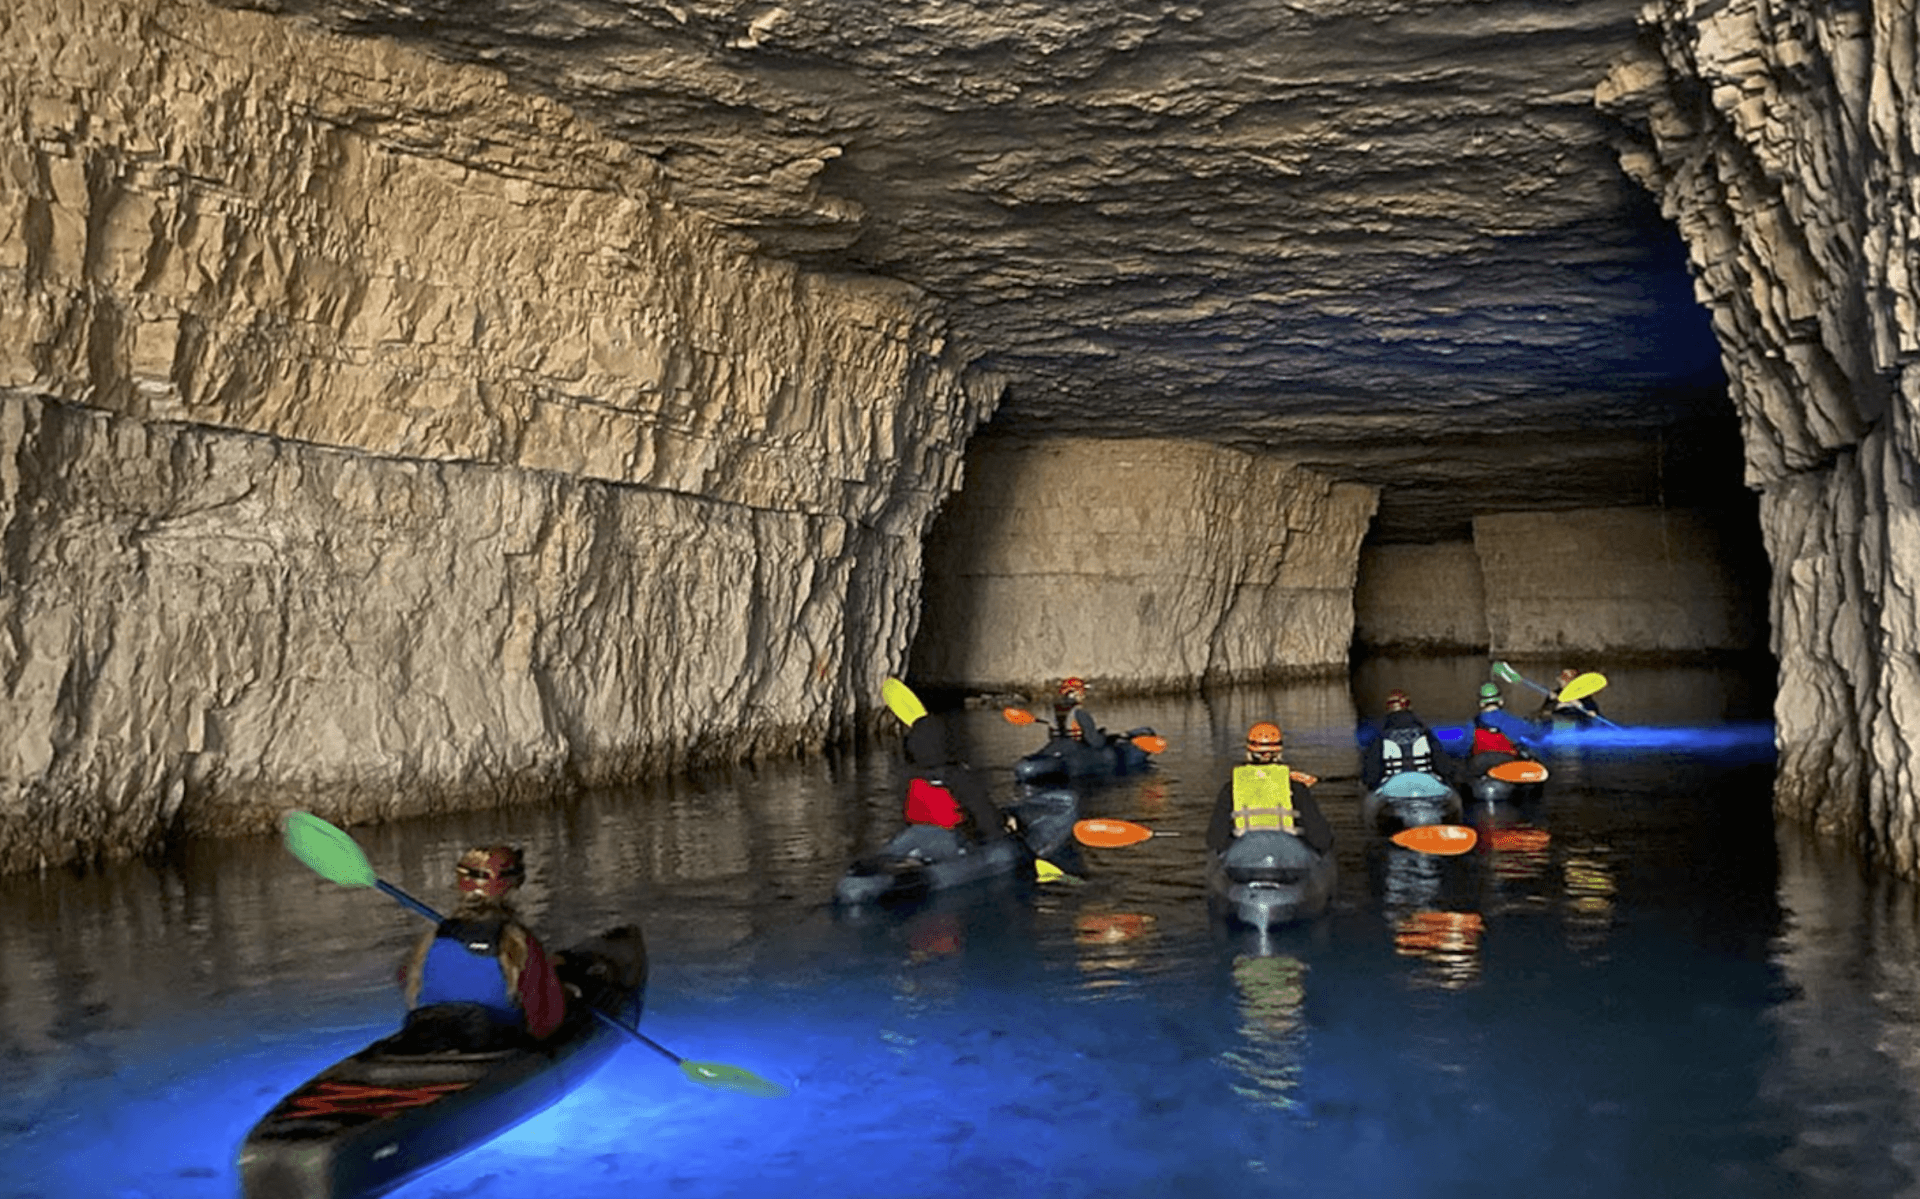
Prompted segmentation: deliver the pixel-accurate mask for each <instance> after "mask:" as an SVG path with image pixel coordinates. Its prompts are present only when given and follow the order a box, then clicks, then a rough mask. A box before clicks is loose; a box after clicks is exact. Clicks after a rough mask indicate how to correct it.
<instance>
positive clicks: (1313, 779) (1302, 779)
mask: <svg viewBox="0 0 1920 1199" xmlns="http://www.w3.org/2000/svg"><path fill="white" fill-rule="evenodd" d="M1287 774H1288V776H1289V777H1291V778H1292V779H1293V781H1294V782H1296V783H1299V784H1300V785H1301V786H1303V787H1311V786H1313V785H1314V784H1316V783H1318V782H1319V781H1320V776H1319V775H1317V774H1308V773H1307V772H1306V771H1304V770H1289V771H1287Z"/></svg>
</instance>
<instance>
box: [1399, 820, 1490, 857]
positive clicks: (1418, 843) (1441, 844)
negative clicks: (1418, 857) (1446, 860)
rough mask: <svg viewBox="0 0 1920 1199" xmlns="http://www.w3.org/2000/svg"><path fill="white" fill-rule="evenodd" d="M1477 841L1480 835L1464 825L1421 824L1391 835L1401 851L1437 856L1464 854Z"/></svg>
mask: <svg viewBox="0 0 1920 1199" xmlns="http://www.w3.org/2000/svg"><path fill="white" fill-rule="evenodd" d="M1479 839H1480V835H1479V834H1478V833H1476V832H1474V831H1473V830H1472V829H1470V828H1468V827H1467V826H1466V825H1464V824H1422V825H1418V826H1416V827H1414V828H1408V829H1401V830H1400V831H1399V832H1397V833H1395V834H1394V835H1393V843H1394V844H1395V845H1398V846H1400V847H1401V848H1403V849H1415V850H1418V851H1420V852H1421V853H1439V854H1456V853H1465V852H1467V851H1468V850H1469V849H1472V848H1473V843H1474V842H1475V841H1478V840H1479Z"/></svg>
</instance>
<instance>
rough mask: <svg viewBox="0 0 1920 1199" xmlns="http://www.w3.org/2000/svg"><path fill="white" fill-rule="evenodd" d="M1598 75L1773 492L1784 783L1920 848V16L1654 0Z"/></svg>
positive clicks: (1797, 809) (1733, 0)
mask: <svg viewBox="0 0 1920 1199" xmlns="http://www.w3.org/2000/svg"><path fill="white" fill-rule="evenodd" d="M1645 28H1646V36H1645V40H1644V43H1643V49H1642V51H1641V52H1640V53H1639V54H1637V55H1635V56H1633V57H1632V58H1630V59H1628V60H1627V61H1625V62H1622V63H1620V64H1619V65H1618V66H1617V67H1616V68H1615V69H1614V71H1613V72H1612V73H1611V75H1610V76H1609V78H1608V80H1607V82H1606V84H1605V85H1604V86H1603V87H1602V88H1601V89H1600V92H1599V95H1598V99H1599V102H1600V104H1601V105H1602V107H1603V108H1605V109H1607V110H1608V111H1610V112H1612V113H1614V114H1615V115H1616V116H1618V117H1620V118H1621V120H1622V122H1623V125H1624V127H1625V129H1626V136H1625V137H1624V138H1623V143H1622V162H1623V163H1624V164H1625V165H1626V167H1627V169H1628V170H1629V171H1630V172H1632V173H1633V174H1634V175H1635V176H1636V177H1637V178H1639V179H1640V180H1641V181H1642V182H1643V183H1645V184H1646V186H1647V187H1648V188H1649V189H1650V190H1652V191H1653V192H1654V193H1655V194H1657V195H1658V196H1659V197H1660V201H1661V205H1662V208H1663V210H1664V211H1665V212H1666V213H1667V214H1668V215H1669V216H1670V217H1671V218H1672V219H1673V220H1674V221H1676V222H1677V223H1678V225H1679V227H1680V230H1681V232H1682V234H1683V236H1684V237H1685V239H1686V241H1687V242H1688V245H1689V249H1690V254H1691V256H1692V261H1693V266H1694V269H1695V272H1696V276H1697V279H1698V289H1699V292H1700V295H1701V297H1702V299H1703V301H1704V302H1705V303H1706V304H1707V305H1709V307H1710V308H1711V309H1712V312H1713V319H1714V326H1715V329H1716V331H1717V334H1718V337H1719V339H1720V342H1721V344H1722V346H1723V349H1724V354H1725V359H1726V365H1727V371H1728V374H1729V376H1730V381H1731V387H1732V393H1733V397H1734V400H1735V402H1736V404H1737V405H1738V406H1739V409H1740V413H1741V417H1742V422H1743V426H1744V436H1745V442H1746V458H1747V477H1748V481H1749V482H1750V483H1751V484H1752V485H1753V486H1755V487H1757V488H1758V489H1760V491H1761V493H1762V502H1761V522H1762V527H1763V531H1764V535H1765V538H1766V543H1767V549H1768V553H1769V554H1770V556H1771V557H1772V560H1773V579H1774V585H1773V593H1772V601H1771V607H1772V618H1773V643H1774V644H1773V648H1774V652H1775V654H1776V656H1777V657H1778V658H1779V661H1780V694H1779V698H1778V701H1777V710H1776V717H1777V723H1778V729H1779V734H1778V735H1779V740H1780V750H1781V764H1780V777H1779V786H1778V791H1777V793H1776V805H1777V807H1778V808H1779V810H1780V811H1781V812H1782V813H1783V814H1785V815H1788V816H1791V817H1794V818H1797V819H1800V820H1803V821H1807V822H1810V823H1812V824H1813V825H1815V826H1816V827H1818V828H1820V829H1823V830H1825V831H1827V832H1830V833H1833V834H1837V835H1840V836H1843V837H1846V838H1849V839H1852V840H1854V841H1857V842H1859V843H1863V844H1867V845H1870V846H1871V847H1873V849H1874V850H1875V851H1876V852H1877V853H1878V854H1880V855H1881V856H1882V857H1883V858H1884V859H1885V860H1887V861H1889V862H1890V863H1892V864H1893V865H1895V866H1896V867H1898V868H1900V869H1902V870H1904V871H1907V872H1909V873H1916V872H1920V780H1917V779H1916V757H1915V755H1916V750H1915V748H1914V747H1915V746H1916V745H1917V744H1920V631H1917V630H1916V627H1915V624H1916V620H1915V605H1916V596H1917V595H1920V497H1917V496H1916V476H1917V475H1920V427H1917V425H1916V412H1920V372H1916V365H1915V364H1916V362H1917V361H1920V244H1916V240H1915V238H1916V235H1917V233H1920V92H1917V91H1916V88H1917V87H1920V76H1916V73H1915V66H1914V64H1915V62H1916V59H1920V22H1917V19H1916V10H1915V5H1914V3H1913V0H1868V2H1867V3H1861V4H1831V3H1814V4H1807V3H1801V2H1799V0H1716V2H1714V3H1700V2H1696V0H1661V2H1659V3H1655V4H1652V5H1650V6H1649V7H1648V8H1647V10H1646V17H1645Z"/></svg>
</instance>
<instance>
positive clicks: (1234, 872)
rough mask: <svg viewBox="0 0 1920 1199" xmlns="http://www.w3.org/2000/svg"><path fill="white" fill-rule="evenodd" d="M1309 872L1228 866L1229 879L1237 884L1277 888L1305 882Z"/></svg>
mask: <svg viewBox="0 0 1920 1199" xmlns="http://www.w3.org/2000/svg"><path fill="white" fill-rule="evenodd" d="M1307 874H1308V872H1307V871H1305V870H1302V869H1300V868H1299V867H1298V866H1228V867H1227V877H1228V878H1230V879H1232V880H1233V881H1234V882H1236V883H1253V884H1256V885H1257V884H1260V883H1270V884H1272V885H1274V886H1276V887H1285V886H1291V885H1293V884H1295V883H1301V882H1305V881H1306V878H1307Z"/></svg>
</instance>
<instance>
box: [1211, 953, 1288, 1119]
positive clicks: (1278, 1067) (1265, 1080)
mask: <svg viewBox="0 0 1920 1199" xmlns="http://www.w3.org/2000/svg"><path fill="white" fill-rule="evenodd" d="M1307 972H1308V968H1307V964H1306V963H1305V962H1303V961H1301V960H1300V959H1299V958H1297V957H1294V956H1293V955H1292V954H1287V953H1240V954H1236V955H1235V956H1234V959H1233V986H1234V993H1235V995H1236V996H1237V997H1238V999H1239V1009H1240V1026H1239V1032H1240V1042H1241V1043H1240V1044H1239V1046H1238V1047H1236V1048H1234V1049H1232V1050H1229V1051H1228V1052H1227V1053H1225V1054H1223V1055H1222V1059H1221V1060H1222V1061H1224V1062H1225V1063H1226V1064H1227V1065H1228V1066H1230V1067H1232V1069H1233V1070H1234V1071H1235V1072H1236V1073H1237V1074H1238V1076H1239V1078H1238V1081H1236V1082H1235V1083H1234V1086H1233V1089H1234V1092H1235V1093H1236V1094H1238V1095H1241V1096H1244V1097H1245V1098H1248V1099H1251V1100H1253V1101H1254V1102H1256V1103H1259V1104H1262V1105H1264V1106H1267V1107H1273V1108H1279V1109H1281V1110H1282V1111H1292V1110H1295V1109H1297V1108H1299V1106H1300V1099H1299V1091H1300V1072H1301V1061H1302V1058H1303V1057H1304V1055H1305V1050H1306V1044H1307V1024H1306V1019H1305V1015H1304V1011H1305V1007H1306V991H1307Z"/></svg>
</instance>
